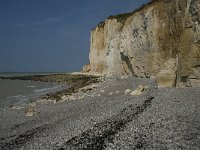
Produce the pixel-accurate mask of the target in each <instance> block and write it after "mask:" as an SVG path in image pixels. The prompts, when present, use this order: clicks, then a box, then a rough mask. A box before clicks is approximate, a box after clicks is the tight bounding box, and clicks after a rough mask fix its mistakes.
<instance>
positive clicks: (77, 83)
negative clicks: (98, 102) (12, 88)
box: [0, 73, 100, 109]
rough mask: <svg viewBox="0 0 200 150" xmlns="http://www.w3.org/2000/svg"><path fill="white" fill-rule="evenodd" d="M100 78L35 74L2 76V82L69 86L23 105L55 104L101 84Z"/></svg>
mask: <svg viewBox="0 0 200 150" xmlns="http://www.w3.org/2000/svg"><path fill="white" fill-rule="evenodd" d="M99 78H100V77H99V76H94V75H86V74H82V73H53V74H44V75H41V74H39V75H38V74H34V75H25V76H24V75H21V76H9V77H4V76H0V79H1V80H22V81H33V82H48V83H57V84H62V85H68V86H69V87H68V88H66V89H60V90H58V91H54V92H49V93H47V94H43V95H41V96H39V97H38V98H33V99H30V100H28V101H27V102H25V103H23V104H25V105H26V104H29V103H35V102H38V101H40V102H42V101H43V102H44V101H54V102H55V103H56V102H58V101H61V100H62V96H64V95H73V94H74V93H76V92H77V91H78V89H80V88H83V87H85V86H88V85H90V84H92V83H96V82H99ZM17 105H21V104H12V105H10V106H5V107H14V108H15V107H17ZM2 109H3V108H2Z"/></svg>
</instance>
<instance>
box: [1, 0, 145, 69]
mask: <svg viewBox="0 0 200 150" xmlns="http://www.w3.org/2000/svg"><path fill="white" fill-rule="evenodd" d="M148 1H149V0H0V72H73V71H80V70H81V69H82V66H83V65H84V64H88V63H89V47H90V30H91V29H92V28H93V27H95V26H96V25H97V24H98V23H99V22H101V21H103V20H105V18H106V17H108V16H110V15H115V14H119V13H125V12H130V11H133V10H134V9H136V8H138V7H140V6H141V5H142V4H145V3H147V2H148Z"/></svg>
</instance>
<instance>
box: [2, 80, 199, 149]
mask: <svg viewBox="0 0 200 150" xmlns="http://www.w3.org/2000/svg"><path fill="white" fill-rule="evenodd" d="M139 85H149V86H150V89H149V90H148V91H146V92H144V93H143V94H142V95H140V96H131V95H130V94H128V95H125V94H124V91H125V90H126V89H128V88H131V89H132V90H134V89H136V88H137V87H138V86H139ZM93 87H95V88H93V90H91V91H86V92H85V93H84V92H82V91H80V92H78V93H76V94H75V95H73V97H74V99H75V100H66V101H60V102H59V103H55V104H54V103H53V102H43V103H37V104H36V105H35V106H34V105H33V106H31V105H26V106H23V108H21V109H16V108H15V109H13V108H5V109H4V110H1V111H0V149H2V150H4V149H5V150H11V149H35V150H39V149H42V150H43V149H44V150H46V149H47V150H48V149H60V150H62V149H99V150H101V149H106V150H111V149H112V150H118V149H119V150H122V149H123V150H126V149H127V150H129V149H130V150H132V149H200V110H199V108H200V89H199V88H183V89H176V88H165V89H156V88H155V83H154V82H153V81H150V80H148V79H137V78H128V79H107V80H106V82H103V83H98V84H95V85H94V86H93ZM80 96H82V98H79V97H80ZM30 107H34V109H35V110H37V113H36V114H35V115H33V116H32V117H27V116H25V111H26V110H27V109H28V108H30Z"/></svg>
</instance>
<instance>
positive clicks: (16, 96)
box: [7, 95, 22, 98]
mask: <svg viewBox="0 0 200 150" xmlns="http://www.w3.org/2000/svg"><path fill="white" fill-rule="evenodd" d="M21 96H22V95H15V96H9V97H7V98H18V97H21Z"/></svg>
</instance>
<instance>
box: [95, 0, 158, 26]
mask: <svg viewBox="0 0 200 150" xmlns="http://www.w3.org/2000/svg"><path fill="white" fill-rule="evenodd" d="M156 1H158V0H150V1H149V2H148V3H147V4H143V5H142V6H141V7H139V8H137V9H135V10H133V11H132V12H129V13H122V14H117V15H111V16H109V17H107V19H117V21H118V22H120V23H122V24H124V22H125V21H126V19H127V18H128V17H130V16H132V15H133V14H134V13H136V12H138V11H140V10H142V9H144V8H145V7H147V6H149V5H151V4H153V3H154V2H156ZM104 25H105V21H102V22H100V23H99V24H98V25H97V27H99V28H101V27H104Z"/></svg>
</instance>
